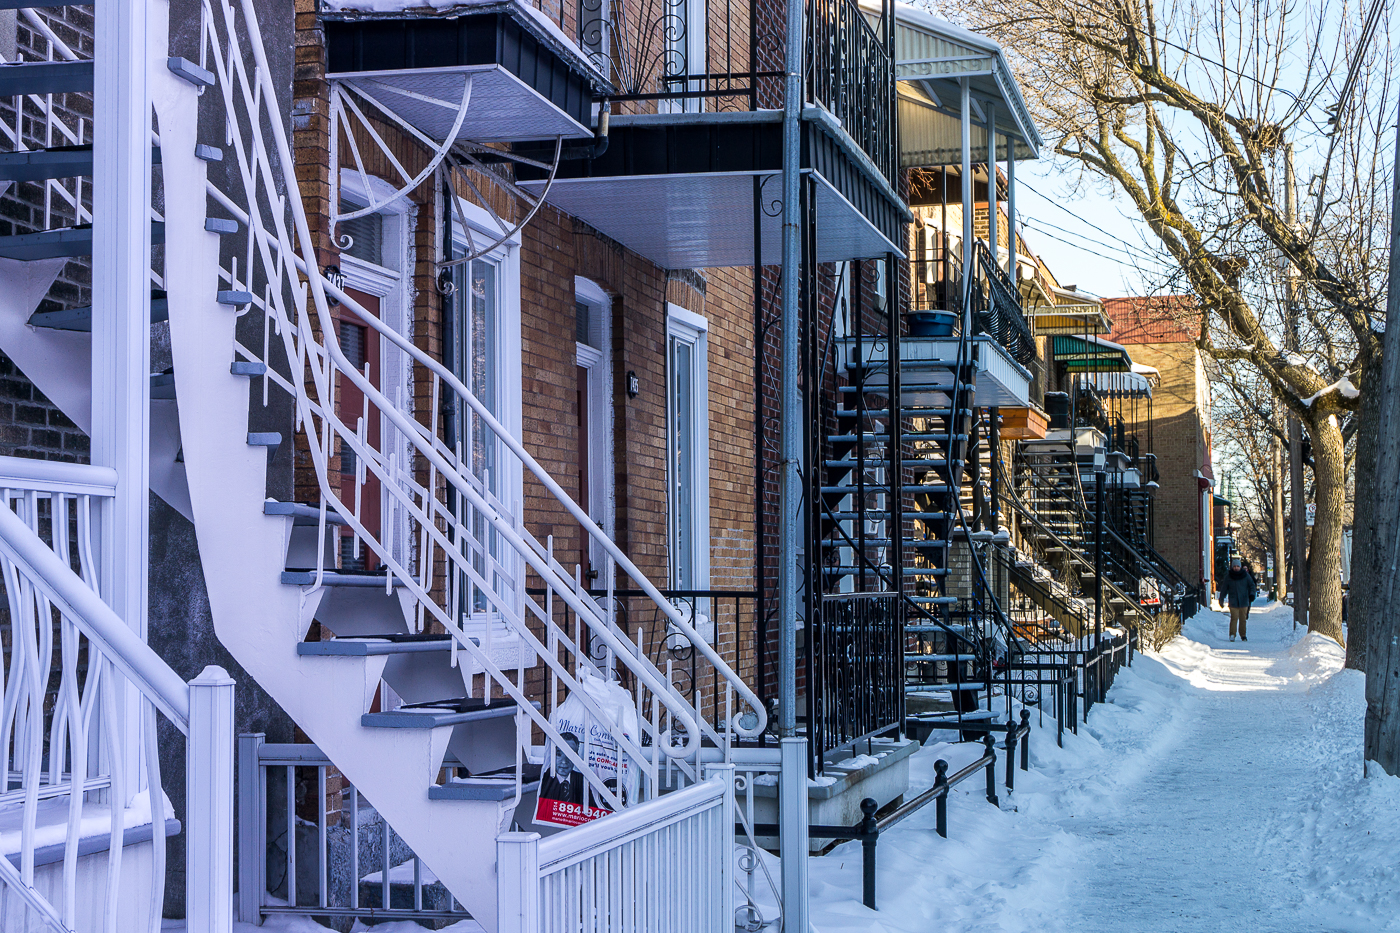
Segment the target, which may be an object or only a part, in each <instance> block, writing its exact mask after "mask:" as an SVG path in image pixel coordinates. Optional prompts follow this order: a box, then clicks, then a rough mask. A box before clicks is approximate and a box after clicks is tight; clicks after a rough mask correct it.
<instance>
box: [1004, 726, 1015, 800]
mask: <svg viewBox="0 0 1400 933" xmlns="http://www.w3.org/2000/svg"><path fill="white" fill-rule="evenodd" d="M1015 789H1016V724H1015V723H1013V722H1012V721H1011V720H1010V719H1008V720H1007V721H1006V792H1007V793H1008V794H1009V793H1011V792H1012V791H1014V790H1015Z"/></svg>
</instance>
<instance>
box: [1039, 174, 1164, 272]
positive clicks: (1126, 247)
mask: <svg viewBox="0 0 1400 933" xmlns="http://www.w3.org/2000/svg"><path fill="white" fill-rule="evenodd" d="M1016 185H1017V186H1018V187H1025V188H1029V189H1030V191H1031V193H1032V194H1035V195H1037V196H1038V197H1040V198H1041V199H1043V200H1045V201H1048V202H1049V203H1051V204H1053V205H1054V206H1055V207H1058V208H1059V209H1060V210H1062V211H1064V212H1065V213H1066V214H1068V215H1070V216H1071V217H1073V218H1074V219H1075V220H1077V221H1079V222H1080V223H1082V224H1084V225H1085V226H1086V227H1090V228H1092V229H1094V230H1097V231H1098V232H1099V233H1102V234H1103V235H1104V236H1106V237H1108V238H1109V239H1110V240H1113V241H1114V242H1115V243H1119V244H1122V245H1121V249H1122V250H1123V251H1124V252H1127V253H1129V254H1130V255H1131V254H1136V255H1138V256H1141V257H1142V258H1144V259H1148V260H1151V261H1152V262H1158V263H1160V262H1162V260H1160V259H1158V258H1157V257H1156V256H1154V255H1153V254H1152V253H1150V252H1148V251H1147V250H1146V249H1143V248H1142V247H1140V246H1135V245H1133V244H1132V243H1129V242H1128V241H1127V240H1125V239H1123V238H1122V237H1120V236H1118V235H1116V234H1113V233H1110V232H1109V231H1107V230H1105V229H1104V228H1103V227H1100V226H1099V225H1098V224H1096V223H1094V222H1093V221H1090V220H1086V219H1085V218H1083V217H1081V216H1080V215H1079V214H1076V213H1075V212H1074V211H1072V210H1070V209H1069V208H1067V207H1065V206H1064V205H1063V204H1061V203H1060V202H1059V201H1056V200H1054V199H1053V198H1049V197H1046V196H1045V195H1043V194H1041V193H1040V192H1039V191H1037V190H1036V189H1035V188H1033V187H1031V186H1030V185H1029V184H1027V183H1026V182H1024V181H1020V180H1017V182H1016ZM1035 222H1036V223H1039V224H1043V225H1044V226H1047V227H1050V228H1051V229H1054V230H1059V231H1060V232H1061V233H1070V234H1073V235H1074V236H1083V237H1084V239H1086V240H1089V242H1091V243H1098V244H1099V245H1100V246H1109V245H1110V244H1108V243H1103V242H1101V241H1098V240H1094V239H1093V238H1092V237H1087V236H1084V234H1082V233H1075V231H1073V230H1065V229H1064V228H1063V227H1056V226H1055V225H1054V224H1052V223H1050V222H1049V221H1045V220H1039V219H1037V220H1036V221H1035Z"/></svg>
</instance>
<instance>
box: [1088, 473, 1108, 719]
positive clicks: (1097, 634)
mask: <svg viewBox="0 0 1400 933" xmlns="http://www.w3.org/2000/svg"><path fill="white" fill-rule="evenodd" d="M1103 482H1104V472H1103V470H1102V469H1096V470H1094V649H1095V650H1096V651H1097V652H1098V655H1097V657H1096V658H1095V660H1096V661H1097V663H1098V665H1099V669H1098V671H1097V672H1096V674H1097V676H1095V678H1094V681H1095V683H1094V688H1095V690H1094V692H1095V693H1097V694H1098V696H1097V697H1096V700H1097V701H1098V702H1100V703H1101V702H1103V697H1104V691H1103ZM1086 712H1087V710H1086Z"/></svg>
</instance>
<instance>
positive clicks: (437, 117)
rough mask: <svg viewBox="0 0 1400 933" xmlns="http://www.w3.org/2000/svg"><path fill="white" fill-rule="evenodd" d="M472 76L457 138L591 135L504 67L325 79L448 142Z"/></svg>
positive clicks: (361, 73) (488, 139) (419, 70)
mask: <svg viewBox="0 0 1400 933" xmlns="http://www.w3.org/2000/svg"><path fill="white" fill-rule="evenodd" d="M468 75H469V76H471V81H472V91H471V100H470V102H469V103H468V104H467V116H466V119H464V120H463V121H462V128H461V130H459V131H458V134H457V137H458V138H459V139H471V140H479V141H483V142H491V141H506V140H517V141H524V140H530V139H551V140H552V139H554V137H556V136H563V137H565V138H571V137H572V138H577V137H580V136H589V137H591V136H592V135H593V131H592V130H591V129H589V128H588V127H586V126H584V125H582V124H581V123H579V122H578V121H576V120H574V119H573V118H571V117H570V116H569V115H568V114H566V113H564V111H562V110H560V109H559V108H558V107H556V106H554V104H553V103H551V102H550V101H548V100H546V99H545V98H544V96H543V95H541V94H540V93H539V92H538V91H536V90H535V89H534V88H532V87H530V86H529V85H527V84H526V83H525V82H524V81H521V80H520V79H519V78H517V77H516V76H515V75H513V74H511V73H510V72H509V71H507V70H506V69H504V68H502V67H501V66H500V65H470V66H461V67H452V68H412V69H405V70H402V71H355V72H343V73H338V74H329V75H327V76H326V77H327V78H329V79H331V80H335V81H340V82H341V83H342V84H345V85H347V86H349V87H353V88H355V89H356V90H358V91H362V92H364V93H365V94H367V95H369V96H370V97H372V98H374V99H375V100H377V101H379V103H381V104H383V105H384V106H385V107H386V108H387V109H389V110H390V111H392V112H393V113H395V114H397V115H398V116H399V118H400V119H402V120H403V121H404V122H406V123H408V124H410V125H411V126H413V127H415V128H416V129H418V130H419V131H420V132H422V133H423V134H424V135H426V136H429V137H431V138H433V139H444V138H445V137H446V136H447V134H448V133H450V132H451V131H452V124H453V123H454V122H455V121H456V118H457V108H458V107H459V106H460V105H461V103H462V86H463V82H464V81H465V79H466V77H467V76H468ZM361 107H362V108H365V105H364V104H363V103H362V104H361ZM365 115H366V116H369V117H373V116H375V113H374V109H373V107H368V108H365ZM522 127H529V132H528V134H527V135H521V133H522V129H521V128H522Z"/></svg>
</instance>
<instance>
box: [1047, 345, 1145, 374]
mask: <svg viewBox="0 0 1400 933" xmlns="http://www.w3.org/2000/svg"><path fill="white" fill-rule="evenodd" d="M1050 340H1051V344H1050V348H1051V353H1052V354H1053V355H1054V357H1055V361H1056V362H1057V363H1064V364H1065V367H1066V368H1067V369H1069V370H1070V371H1071V372H1099V373H1111V372H1128V371H1129V370H1130V369H1131V368H1132V365H1133V361H1132V359H1131V358H1130V357H1129V356H1128V351H1127V350H1124V349H1123V348H1122V347H1120V346H1119V345H1118V344H1116V343H1109V342H1108V341H1107V340H1086V339H1084V338H1083V337H1064V336H1057V337H1051V338H1050Z"/></svg>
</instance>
